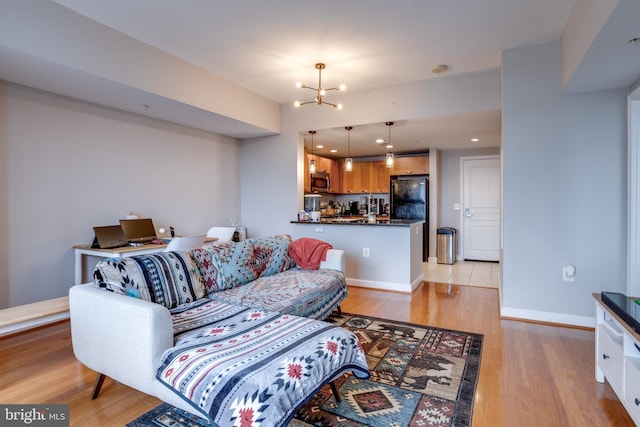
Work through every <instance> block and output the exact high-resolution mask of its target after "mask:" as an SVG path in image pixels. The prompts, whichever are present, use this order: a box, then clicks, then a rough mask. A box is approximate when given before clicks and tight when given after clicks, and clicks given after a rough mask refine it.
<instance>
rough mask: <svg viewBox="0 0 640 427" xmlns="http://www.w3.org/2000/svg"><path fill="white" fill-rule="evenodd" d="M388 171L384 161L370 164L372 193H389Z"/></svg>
mask: <svg viewBox="0 0 640 427" xmlns="http://www.w3.org/2000/svg"><path fill="white" fill-rule="evenodd" d="M390 170H391V169H389V168H388V167H387V163H386V162H385V161H384V160H379V161H377V162H371V187H372V188H373V190H372V192H373V193H388V192H389V178H390V177H389V172H390Z"/></svg>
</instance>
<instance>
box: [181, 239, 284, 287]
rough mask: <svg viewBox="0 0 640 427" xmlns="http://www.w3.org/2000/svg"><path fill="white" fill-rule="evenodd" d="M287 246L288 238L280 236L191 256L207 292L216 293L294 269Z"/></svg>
mask: <svg viewBox="0 0 640 427" xmlns="http://www.w3.org/2000/svg"><path fill="white" fill-rule="evenodd" d="M290 244H291V236H288V235H280V236H272V237H261V238H255V239H247V240H243V241H241V242H237V243H236V242H228V243H224V244H222V245H219V246H209V247H205V248H199V249H195V250H193V251H192V254H193V257H194V259H195V260H196V262H197V263H198V266H199V268H200V271H201V272H202V276H203V282H204V284H205V286H206V288H207V291H208V292H219V291H224V290H226V289H231V288H234V287H238V286H242V285H246V284H247V283H249V282H251V281H253V280H255V279H257V278H258V277H261V276H266V275H272V274H276V273H279V272H281V271H285V270H288V269H289V268H291V267H293V266H295V263H294V262H293V259H292V258H291V257H290V256H289V245H290Z"/></svg>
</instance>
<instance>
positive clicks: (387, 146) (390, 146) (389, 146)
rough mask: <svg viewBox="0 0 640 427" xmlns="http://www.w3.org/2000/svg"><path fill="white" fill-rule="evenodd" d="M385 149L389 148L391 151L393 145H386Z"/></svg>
mask: <svg viewBox="0 0 640 427" xmlns="http://www.w3.org/2000/svg"><path fill="white" fill-rule="evenodd" d="M384 148H389V149H391V148H393V145H391V144H387V145H385V146H384Z"/></svg>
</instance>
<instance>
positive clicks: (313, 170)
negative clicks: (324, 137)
mask: <svg viewBox="0 0 640 427" xmlns="http://www.w3.org/2000/svg"><path fill="white" fill-rule="evenodd" d="M309 133H310V134H311V161H310V162H309V173H316V159H315V158H314V157H313V135H315V134H316V131H315V130H310V131H309Z"/></svg>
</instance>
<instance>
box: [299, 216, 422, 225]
mask: <svg viewBox="0 0 640 427" xmlns="http://www.w3.org/2000/svg"><path fill="white" fill-rule="evenodd" d="M419 222H424V221H420V220H410V219H389V218H384V217H381V218H378V219H376V222H369V220H368V219H367V218H362V217H359V218H351V217H346V218H322V219H320V221H297V220H295V221H291V223H292V224H316V225H317V224H331V225H368V226H383V227H385V226H386V227H388V226H392V227H408V226H410V225H411V224H415V223H419Z"/></svg>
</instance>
